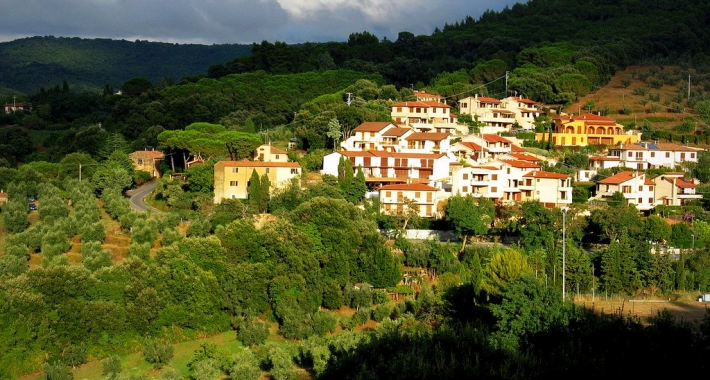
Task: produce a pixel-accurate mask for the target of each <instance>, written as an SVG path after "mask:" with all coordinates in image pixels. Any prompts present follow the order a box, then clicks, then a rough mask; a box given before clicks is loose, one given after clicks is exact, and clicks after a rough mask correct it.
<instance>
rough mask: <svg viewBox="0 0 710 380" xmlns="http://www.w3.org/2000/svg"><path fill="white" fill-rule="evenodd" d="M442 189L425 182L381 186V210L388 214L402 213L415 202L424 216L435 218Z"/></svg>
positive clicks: (418, 210) (418, 211) (414, 204)
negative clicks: (438, 195)
mask: <svg viewBox="0 0 710 380" xmlns="http://www.w3.org/2000/svg"><path fill="white" fill-rule="evenodd" d="M440 191H441V190H440V189H438V188H436V187H433V186H429V185H426V184H423V183H407V184H394V185H385V186H382V187H380V188H379V190H378V192H379V199H380V211H381V212H383V213H385V214H388V215H402V214H403V213H405V212H407V209H408V207H409V206H410V205H411V203H413V206H414V207H416V210H417V214H418V215H419V216H421V217H422V218H434V217H437V216H438V212H437V202H438V197H437V194H438V193H439V192H440Z"/></svg>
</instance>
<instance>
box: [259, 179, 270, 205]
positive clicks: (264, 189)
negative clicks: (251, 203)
mask: <svg viewBox="0 0 710 380" xmlns="http://www.w3.org/2000/svg"><path fill="white" fill-rule="evenodd" d="M259 188H260V189H259V191H260V193H261V198H260V199H259V211H260V212H266V210H268V208H269V198H270V194H271V181H270V180H269V175H268V174H266V173H264V174H263V175H262V176H261V181H260V182H259Z"/></svg>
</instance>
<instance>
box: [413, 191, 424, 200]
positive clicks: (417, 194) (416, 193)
mask: <svg viewBox="0 0 710 380" xmlns="http://www.w3.org/2000/svg"><path fill="white" fill-rule="evenodd" d="M421 196H422V193H421V192H419V191H417V192H415V193H414V199H419V197H421Z"/></svg>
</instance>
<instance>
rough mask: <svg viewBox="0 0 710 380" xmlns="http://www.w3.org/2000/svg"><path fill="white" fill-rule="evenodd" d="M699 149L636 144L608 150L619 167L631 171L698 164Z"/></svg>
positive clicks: (671, 145)
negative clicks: (690, 163) (691, 163)
mask: <svg viewBox="0 0 710 380" xmlns="http://www.w3.org/2000/svg"><path fill="white" fill-rule="evenodd" d="M698 151H699V149H693V148H690V147H687V146H683V145H679V144H672V143H653V142H638V143H634V144H620V145H618V146H615V147H612V148H609V156H612V157H616V158H618V159H619V164H620V166H623V167H627V168H632V169H657V168H671V169H672V168H675V167H676V166H679V165H680V164H682V163H684V162H698Z"/></svg>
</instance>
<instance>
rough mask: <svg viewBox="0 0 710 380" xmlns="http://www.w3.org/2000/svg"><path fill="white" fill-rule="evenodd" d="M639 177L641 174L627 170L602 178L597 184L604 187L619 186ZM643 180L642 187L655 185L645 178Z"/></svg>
mask: <svg viewBox="0 0 710 380" xmlns="http://www.w3.org/2000/svg"><path fill="white" fill-rule="evenodd" d="M640 175H642V174H639V173H637V172H632V171H628V170H627V171H623V172H619V173H617V174H614V175H613V176H611V177H608V178H604V179H603V180H601V181H599V183H601V184H604V185H620V184H622V183H624V182H626V181H629V180H632V179H634V178H636V177H637V176H640ZM644 178H645V179H644V185H655V183H653V181H651V180H650V179H648V178H647V177H644Z"/></svg>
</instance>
